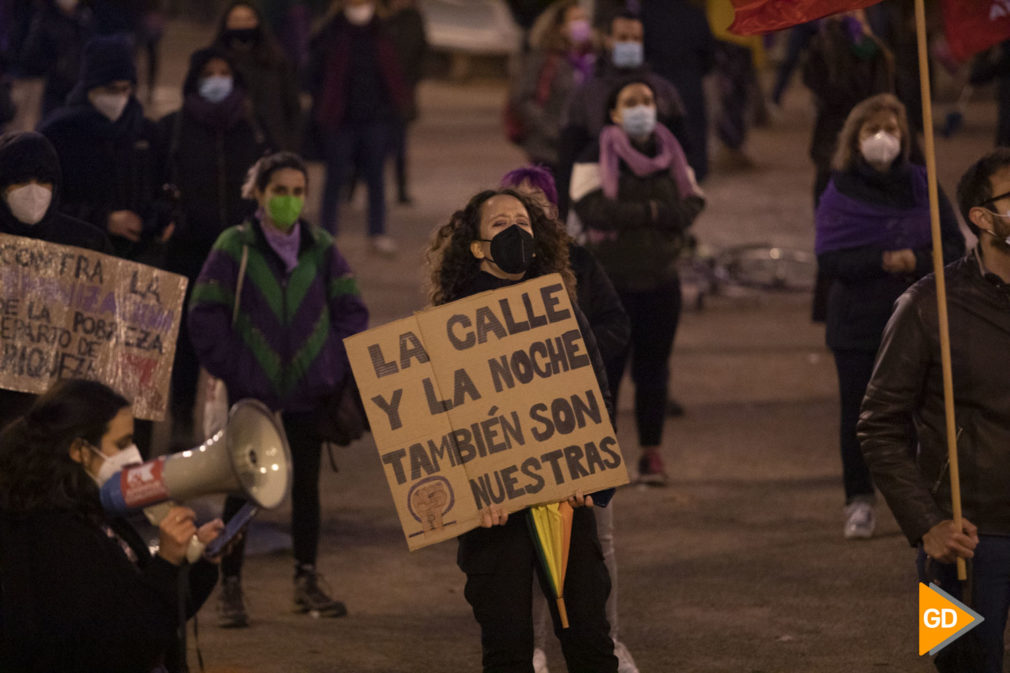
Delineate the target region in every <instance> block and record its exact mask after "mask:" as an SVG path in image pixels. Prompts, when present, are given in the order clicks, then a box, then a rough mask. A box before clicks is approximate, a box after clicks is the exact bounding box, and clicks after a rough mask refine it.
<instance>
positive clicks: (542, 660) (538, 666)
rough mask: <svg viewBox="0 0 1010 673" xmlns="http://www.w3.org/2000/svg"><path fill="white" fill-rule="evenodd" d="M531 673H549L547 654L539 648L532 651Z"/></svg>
mask: <svg viewBox="0 0 1010 673" xmlns="http://www.w3.org/2000/svg"><path fill="white" fill-rule="evenodd" d="M533 673H551V672H550V671H549V670H547V653H546V652H544V651H543V650H541V649H540V648H539V647H538V648H536V649H535V650H533Z"/></svg>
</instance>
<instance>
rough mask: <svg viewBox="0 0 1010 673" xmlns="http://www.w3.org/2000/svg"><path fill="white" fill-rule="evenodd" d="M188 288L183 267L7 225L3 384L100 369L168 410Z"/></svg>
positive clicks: (141, 407)
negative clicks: (176, 269)
mask: <svg viewBox="0 0 1010 673" xmlns="http://www.w3.org/2000/svg"><path fill="white" fill-rule="evenodd" d="M185 292H186V278H185V277H183V276H178V275H176V274H171V273H167V272H165V271H161V270H159V269H155V268H153V267H149V266H145V265H143V264H136V263H134V262H128V261H126V260H122V259H119V258H117V257H112V256H110V255H104V254H102V253H99V252H94V251H91V250H84V249H82V248H74V247H70V246H66V245H56V244H55V243H47V242H45V241H38V240H35V239H31V238H24V237H21V236H7V235H2V234H0V388H6V389H9V390H19V391H21V392H26V393H41V392H44V391H45V390H47V389H48V388H49V386H50V385H51V384H52V383H53V381H55V380H57V379H64V378H86V379H93V380H97V381H101V382H102V383H105V384H107V385H109V386H110V387H112V388H114V389H115V390H117V391H118V392H119V393H121V394H122V395H124V396H125V397H127V398H128V399H131V400H133V415H134V416H136V417H137V418H144V419H151V420H161V419H162V418H164V416H165V406H166V404H167V402H168V386H169V379H170V377H171V373H172V359H173V358H174V356H175V343H176V337H177V335H178V332H179V320H180V319H181V317H182V302H183V298H184V296H185Z"/></svg>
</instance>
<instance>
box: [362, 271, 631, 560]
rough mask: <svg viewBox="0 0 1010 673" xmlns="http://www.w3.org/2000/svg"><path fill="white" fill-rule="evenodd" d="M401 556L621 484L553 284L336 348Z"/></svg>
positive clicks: (509, 291) (620, 466) (588, 365)
mask: <svg viewBox="0 0 1010 673" xmlns="http://www.w3.org/2000/svg"><path fill="white" fill-rule="evenodd" d="M344 343H345V344H346V346H347V353H348V356H349V357H350V361H351V368H352V369H353V371H354V377H355V379H356V381H357V383H358V387H359V389H360V390H361V396H362V400H363V401H364V403H365V409H366V412H367V414H368V419H369V421H370V423H371V426H372V436H373V438H374V439H375V444H376V448H377V449H378V452H379V457H380V460H381V461H382V466H383V470H384V471H385V474H386V479H387V481H388V482H389V488H390V491H391V492H392V495H393V500H394V502H395V504H396V510H397V513H398V514H399V517H400V523H401V524H402V526H403V532H404V535H405V536H406V538H407V546H408V547H409V548H410V549H411V550H414V549H419V548H421V547H425V546H427V545H430V544H434V543H436V542H441V541H443V540H447V539H450V538H453V537H456V536H457V535H460V534H461V533H464V532H466V531H468V530H471V529H473V528H475V527H477V526H478V525H479V523H480V510H481V509H483V508H485V507H488V506H489V505H492V504H495V505H498V506H500V507H502V508H503V509H505V510H506V511H508V512H516V511H519V510H522V509H524V508H526V507H529V506H530V505H537V504H542V503H548V502H557V501H559V500H564V499H565V498H567V497H569V496H571V495H572V494H574V493H575V491H576V490H578V489H581V490H582V491H584V492H585V493H587V494H588V493H592V492H594V491H598V490H601V489H605V488H609V487H611V486H620V485H621V484H626V483H627V482H628V471H627V468H626V466H625V462H624V458H623V456H622V455H621V450H620V447H619V446H618V443H617V438H616V435H615V433H614V428H613V426H612V425H611V423H610V417H609V416H608V414H607V409H606V406H605V404H604V398H603V395H602V394H601V392H600V388H599V385H598V384H597V381H596V375H595V373H594V371H593V366H592V361H591V358H590V355H589V352H588V350H587V347H586V343H585V341H584V340H583V338H582V333H581V332H580V331H579V325H578V321H577V320H576V318H575V314H574V312H573V310H572V304H571V301H570V300H569V297H568V293H567V292H566V291H565V286H564V283H563V282H562V280H561V276H560V275H558V274H553V275H549V276H544V277H541V278H537V279H534V280H530V281H526V282H524V283H520V284H517V285H513V286H510V287H507V288H503V289H500V290H495V291H493V292H485V293H482V294H478V295H473V296H472V297H467V298H465V299H460V300H458V301H455V302H452V303H450V304H445V305H443V306H439V307H436V308H432V309H428V310H425V311H421V312H419V313H416V314H415V315H414V316H413V317H411V318H404V319H402V320H397V321H395V322H392V323H389V324H387V325H384V326H382V327H377V328H375V329H371V330H368V331H367V332H362V333H360V334H356V335H354V336H352V337H348V338H347V339H345V340H344Z"/></svg>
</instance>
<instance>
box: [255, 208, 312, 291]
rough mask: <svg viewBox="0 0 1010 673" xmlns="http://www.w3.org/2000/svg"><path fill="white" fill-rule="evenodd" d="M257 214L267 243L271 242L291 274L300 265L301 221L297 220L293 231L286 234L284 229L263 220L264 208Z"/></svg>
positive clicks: (287, 271)
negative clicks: (275, 227)
mask: <svg viewBox="0 0 1010 673" xmlns="http://www.w3.org/2000/svg"><path fill="white" fill-rule="evenodd" d="M256 215H257V216H258V217H259V218H260V224H261V225H262V229H263V236H265V237H266V239H267V243H269V244H270V247H271V248H273V251H274V252H276V253H277V256H278V257H280V258H281V261H282V262H284V272H285V273H287V274H289V275H290V273H291V272H292V271H294V270H295V267H297V266H298V250H299V246H300V245H301V242H302V231H301V226H302V223H301V221H298V222H295V224H294V226H293V227H291V231H290V232H288V233H286V234H285V233H284V232H283V231H278V230H277V229H274V228H273V227H272V226H270V225H269V224H267V223H266V222H264V221H263V212H262V210H261V211H260V212H258V213H257V214H256Z"/></svg>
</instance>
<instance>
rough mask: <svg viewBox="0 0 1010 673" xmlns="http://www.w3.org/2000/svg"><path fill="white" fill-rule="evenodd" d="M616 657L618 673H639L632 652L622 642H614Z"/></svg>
mask: <svg viewBox="0 0 1010 673" xmlns="http://www.w3.org/2000/svg"><path fill="white" fill-rule="evenodd" d="M614 656H615V657H617V673H638V666H635V660H634V659H633V658H632V656H631V652H628V648H627V647H625V646H624V643H622V642H621V641H620V640H615V641H614Z"/></svg>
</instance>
